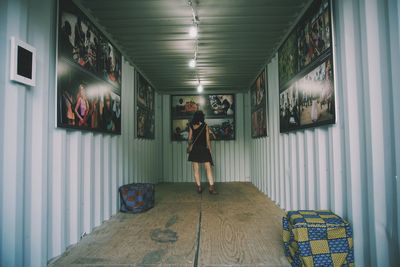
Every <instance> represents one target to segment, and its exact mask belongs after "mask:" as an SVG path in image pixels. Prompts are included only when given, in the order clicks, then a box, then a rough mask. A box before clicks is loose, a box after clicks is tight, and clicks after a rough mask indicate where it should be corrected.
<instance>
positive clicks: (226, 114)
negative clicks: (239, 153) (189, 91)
mask: <svg viewBox="0 0 400 267" xmlns="http://www.w3.org/2000/svg"><path fill="white" fill-rule="evenodd" d="M235 104H236V103H235V96H234V95H233V94H208V95H172V96H171V139H172V141H184V140H187V139H188V133H189V123H190V121H191V119H192V116H193V114H194V113H195V112H196V111H198V110H202V111H203V112H204V114H205V119H206V123H207V124H208V126H209V129H210V131H211V132H212V134H211V138H212V139H213V140H234V139H235Z"/></svg>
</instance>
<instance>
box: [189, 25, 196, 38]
mask: <svg viewBox="0 0 400 267" xmlns="http://www.w3.org/2000/svg"><path fill="white" fill-rule="evenodd" d="M189 36H190V37H192V38H196V37H197V25H193V26H191V27H190V29H189Z"/></svg>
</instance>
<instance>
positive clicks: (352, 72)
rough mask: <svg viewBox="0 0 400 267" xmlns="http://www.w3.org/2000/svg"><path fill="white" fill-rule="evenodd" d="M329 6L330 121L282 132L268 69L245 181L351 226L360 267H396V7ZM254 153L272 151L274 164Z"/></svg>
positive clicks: (285, 204)
mask: <svg viewBox="0 0 400 267" xmlns="http://www.w3.org/2000/svg"><path fill="white" fill-rule="evenodd" d="M333 2H334V27H335V38H336V39H335V41H336V46H335V57H334V60H335V87H336V107H337V109H336V112H337V123H336V124H335V125H331V126H325V127H320V128H314V129H306V130H302V131H297V132H291V133H287V134H281V133H279V107H278V104H279V103H278V101H277V100H278V99H279V95H278V63H277V57H276V56H275V57H274V58H273V59H272V60H271V62H270V63H269V64H268V85H269V86H268V88H269V92H268V94H269V106H268V108H269V115H270V116H269V130H270V131H269V133H270V135H269V137H266V138H261V139H253V140H252V141H251V148H252V152H251V157H252V164H251V180H252V182H253V183H254V184H255V185H256V186H257V187H258V188H259V189H260V190H261V191H263V192H267V194H268V195H269V196H270V197H271V198H272V199H273V200H274V201H276V203H278V204H279V205H280V206H281V207H282V208H284V209H286V210H290V209H331V210H333V211H334V212H336V213H337V214H339V215H341V216H343V217H344V218H346V219H348V220H349V221H350V222H351V224H352V226H353V230H354V244H355V259H356V265H357V266H395V264H396V263H397V264H398V262H400V258H399V253H398V252H399V236H400V234H399V232H400V231H399V222H400V220H399V218H400V217H399V210H400V207H399V203H400V202H399V197H398V195H399V192H400V191H399V188H400V186H399V181H398V175H399V174H398V171H399V167H400V164H399V162H400V141H399V138H398V136H400V107H399V105H398V100H399V99H400V93H399V90H400V82H399V79H400V78H399V76H400V75H399V71H398V70H399V69H400V63H399V62H400V60H399V50H400V46H399V43H400V40H399V29H400V20H399V18H400V16H399V14H400V11H399V2H398V1H391V0H386V1H380V0H372V1H366V0H357V1H345V0H341V1H333ZM274 100H276V101H274ZM260 147H263V149H270V150H271V152H270V153H271V160H270V159H269V158H268V156H267V155H268V154H267V155H266V154H265V153H264V151H263V149H261V150H260V149H259V148H260ZM264 166H265V167H264ZM264 168H267V169H271V171H268V172H265V171H264ZM269 187H271V188H269Z"/></svg>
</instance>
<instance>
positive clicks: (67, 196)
mask: <svg viewBox="0 0 400 267" xmlns="http://www.w3.org/2000/svg"><path fill="white" fill-rule="evenodd" d="M58 2H71V3H73V4H74V5H75V6H76V8H77V9H74V10H79V12H81V13H77V14H80V16H82V17H85V18H86V20H84V21H83V23H84V25H89V24H90V23H92V24H90V25H92V26H93V28H92V31H93V32H95V33H96V34H97V36H102V38H103V39H105V40H108V41H109V43H110V44H112V45H110V46H109V47H112V49H114V48H115V49H116V50H115V51H117V50H118V51H119V52H120V54H121V62H119V64H118V67H119V69H118V71H120V72H119V74H120V76H119V77H117V78H116V81H114V80H113V79H115V77H114V76H113V77H111V76H108V79H110V80H111V82H110V81H108V82H109V83H108V84H111V86H112V87H113V88H117V89H116V90H117V92H118V93H117V94H114V93H113V101H114V103H116V99H118V101H120V103H121V104H120V108H121V110H120V113H119V114H122V115H121V116H119V115H118V118H119V119H118V121H115V123H114V125H113V127H112V128H107V126H106V124H104V125H102V126H101V127H103V128H101V130H98V131H92V129H90V128H95V127H97V126H95V122H96V121H95V120H94V119H93V117H92V120H91V123H92V124H91V126H87V127H86V128H85V127H83V128H80V126H78V125H77V124H74V125H65V124H64V125H60V117H59V115H57V110H58V109H59V108H60V106H59V105H58V104H57V103H59V102H58V101H59V100H60V99H62V98H60V97H61V96H60V95H59V92H60V90H66V91H67V89H65V88H61V89H60V84H65V82H64V83H63V81H64V80H60V79H59V77H60V76H59V75H61V74H60V73H62V71H63V70H64V69H63V67H62V66H63V65H62V62H63V61H62V60H60V54H61V52H60V51H61V50H60V49H61V48H60V46H59V45H58V41H59V40H60V34H61V33H60V28H61V25H60V22H62V21H63V20H62V19H61V18H60V14H64V13H61V12H60V5H59V4H58ZM294 2H296V3H294ZM320 2H324V3H325V2H326V3H329V5H330V10H331V13H330V14H329V15H330V17H329V18H330V19H331V24H329V23H328V24H329V25H330V26H331V28H329V29H328V28H326V29H325V32H326V34H328V33H329V32H330V34H331V37H329V38H331V45H330V47H329V48H328V50H329V51H330V52H329V53H325V54H324V55H326V57H320V58H319V61H318V63H317V61H312V60H313V59H312V58H307V56H308V54H306V57H305V59H304V61H301V62H302V63H301V64H303V70H305V69H307V67H304V66H306V65H307V64H308V63H307V60H311V61H312V62H313V64H311V63H310V65H309V67H308V71H309V73H311V74H310V75H308V76H307V75H306V74H307V73H305V72H304V71H303V72H301V71H300V72H298V73H297V74H296V73H293V75H292V78H291V80H290V79H286V80H285V77H283V76H282V64H281V63H280V59H282V57H280V55H283V54H284V52H285V51H284V49H281V48H282V47H283V46H284V44H285V42H286V43H287V40H290V38H291V36H292V33H295V34H297V35H301V34H302V33H301V32H299V27H297V26H298V25H303V24H304V23H305V22H304V21H306V19H310V20H312V18H310V17H307V15H308V13H307V12H308V10H309V8H310V7H311V6H312V5H313V4H314V3H320ZM66 10H67V9H66ZM71 10H72V9H71ZM71 10H67V11H66V12H65V14H67V15H65V14H64V15H65V16H67V17H68V16H70V17H73V16H74V15H73V12H74V10H72V11H71ZM61 11H62V10H61ZM77 12H78V11H77ZM71 14H72V15H71ZM325 19H326V17H325ZM71 21H74V20H73V18H72V19H71ZM88 21H90V23H89V22H88ZM85 23H86V24H85ZM302 23H303V24H302ZM77 24H78V23H77ZM192 24H193V25H195V26H196V27H197V29H198V32H199V35H198V37H195V38H194V39H193V38H192V37H190V36H189V35H188V34H187V31H188V27H189V26H191V25H192ZM328 24H327V25H328ZM86 28H88V27H87V26H86ZM94 29H96V31H95V30H94ZM74 30H76V29H74ZM85 30H86V29H85ZM304 31H306V30H304ZM12 37H14V40H21V41H23V42H24V43H26V44H29V45H30V46H31V47H33V48H34V49H35V50H34V56H35V60H34V62H35V63H36V68H35V70H36V76H35V78H36V81H35V83H36V84H35V85H34V86H30V85H26V84H23V83H21V82H19V81H15V80H12V79H10V72H12V71H13V70H12V69H11V68H10V66H12V65H13V63H15V62H18V60H17V61H15V62H14V60H15V59H14V58H13V57H12V49H11V48H12V47H11V45H12V43H11V41H10V40H11V39H12ZM69 38H70V40H72V39H73V37H72V36H70V37H69ZM75 38H76V37H75ZM0 39H1V40H2V42H0V74H1V75H0V125H1V127H0V151H1V153H0V202H1V204H0V218H1V219H0V240H1V242H0V266H47V264H48V263H49V261H51V260H52V259H55V258H57V257H59V256H60V255H62V254H63V253H64V252H65V251H66V250H67V249H68V248H69V247H71V246H74V245H77V244H79V242H80V240H81V238H82V237H83V236H85V235H88V234H90V233H92V232H93V231H94V230H95V229H97V228H99V227H101V226H102V225H104V224H107V223H110V222H111V221H112V220H113V219H115V218H119V217H118V216H123V215H121V214H120V213H119V205H120V201H119V194H118V188H119V187H120V186H121V185H124V184H129V183H154V184H159V185H163V184H164V185H165V184H166V183H168V184H169V183H174V184H175V183H176V184H186V183H193V182H194V178H193V171H192V166H191V163H190V162H188V161H187V153H186V146H187V142H186V141H179V140H178V141H176V140H174V138H175V137H173V132H174V129H175V127H173V126H175V125H174V124H173V123H174V119H176V120H178V119H180V120H183V121H184V120H185V119H186V120H187V117H185V116H182V117H179V116H175V115H176V114H174V113H173V107H174V105H175V104H176V103H175V102H174V98H173V97H174V96H187V95H201V94H204V95H206V94H208V95H210V94H214V95H222V96H225V95H233V96H234V98H233V100H231V101H234V115H228V114H229V113H228V112H226V116H225V117H223V119H221V118H222V117H218V116H215V117H214V118H213V115H210V119H213V120H215V122H211V121H212V120H210V122H209V124H210V125H213V124H212V123H216V124H215V125H217V126H215V127H216V128H218V127H220V128H223V126H224V125H225V126H226V124H224V123H228V124H229V123H231V125H233V128H232V129H233V132H226V131H225V132H221V135H220V136H218V137H217V139H218V138H222V140H214V141H211V143H212V148H213V149H212V156H213V159H214V163H215V166H214V168H213V171H214V176H215V180H216V182H217V183H219V184H221V190H223V189H224V188H227V189H226V192H228V191H229V190H231V191H232V190H233V191H234V190H237V191H238V192H239V191H240V190H239V189H229V188H230V187H229V186H233V187H232V188H234V186H235V185H236V184H237V183H243V184H245V185H246V186H249V184H251V185H253V186H254V187H256V188H257V189H258V190H259V191H260V192H261V194H262V196H265V198H266V199H267V200H268V201H271V203H273V204H274V205H275V206H274V207H275V208H277V209H279V210H280V211H281V212H282V214H283V213H284V212H285V211H289V210H331V211H333V212H334V213H336V214H337V215H339V216H341V217H343V218H344V219H345V220H347V221H348V222H349V223H350V224H351V226H352V228H353V232H354V236H353V237H354V258H355V264H356V265H357V266H396V264H398V263H399V262H400V253H399V252H400V197H399V195H400V181H399V170H400V138H399V136H400V105H398V102H399V100H400V75H399V69H400V60H399V59H400V52H399V51H400V3H399V1H395V0H353V1H346V0H335V1H324V0H315V1H310V0H303V1H274V0H271V1H261V0H251V1H245V0H241V1H228V0H223V1H211V0H196V1H193V2H192V1H190V0H189V1H187V0H172V1H155V0H151V1H137V0H135V1H127V0H123V1H111V2H110V1H106V0H98V1H91V0H76V1H53V0H40V1H39V0H2V1H0ZM100 39H101V38H100ZM97 41H98V40H97V39H96V42H97ZM130 45H131V46H130ZM296 45H298V44H296ZM325 45H326V44H325ZM30 46H26V47H27V49H28V50H27V51H28V54H29V47H30ZM97 52H98V51H97ZM297 52H299V53H301V51H297ZM297 52H296V53H297ZM77 53H78V52H77ZM115 53H116V52H114V54H115ZM280 53H281V54H280ZM113 56H115V55H113ZM311 57H312V56H311ZM316 57H318V55H317V56H316ZM192 58H195V59H196V60H197V66H196V67H195V68H190V67H189V66H188V65H187V63H188V61H189V60H190V59H192ZM99 61H100V60H99ZM311 61H310V62H311ZM299 62H300V59H299ZM78 63H79V62H78ZM114 63H115V62H114ZM69 64H70V63H69ZM79 64H80V63H79ZM105 64H106V65H107V62H106V63H105ZM299 64H300V63H299ZM67 65H68V64H67ZM81 65H83V63H82V64H81ZM114 65H116V64H114ZM311 65H313V66H314V67H313V68H310V66H311ZM68 66H70V70H71V72H74V71H76V73H79V70H78V69H79V66H78V67H76V66H75V65H73V63H72V64H70V65H68ZM71 66H72V67H71ZM299 66H300V65H299ZM114 67H115V66H114ZM284 67H287V66H284ZM328 68H332V69H329V70H328ZM299 69H300V67H299ZM321 69H323V70H322V71H323V72H324V75H328V74H327V73H328V71H330V73H332V74H334V75H333V77H331V81H332V84H331V85H332V87H331V90H332V92H333V93H334V97H335V98H334V99H335V101H333V102H330V105H333V106H331V107H329V105H328V104H326V103H325V102H321V101H320V102H319V103H318V104H317V106H316V109H318V108H319V109H320V110H322V109H323V108H325V109H326V110H328V109H329V110H330V109H331V108H332V109H334V111H333V113H334V115H333V117H332V116H331V114H332V113H331V112H328V111H326V113H324V114H325V115H326V116H327V117H324V118H325V121H323V122H321V123H319V124H318V123H315V122H314V121H313V119H312V114H311V117H310V118H311V119H310V120H309V121H307V119H305V118H303V117H301V116H299V117H298V119H295V118H293V121H290V120H291V119H292V118H289V117H288V124H287V125H285V124H284V123H283V121H284V120H283V117H284V114H285V110H283V109H282V107H283V106H282V105H285V104H287V103H292V104H293V102H292V101H293V100H292V98H295V99H300V98H298V96H297V93H296V96H295V93H293V92H294V89H293V88H294V87H293V88H292V86H297V85H298V88H300V89H299V90H301V83H304V84H306V83H307V82H308V81H309V80H307V79H308V78H309V77H311V76H312V75H315V76H317V75H319V74H321V73H320V72H321ZM77 70H78V71H77ZM114 70H115V69H114ZM283 70H284V71H287V72H288V73H289V72H290V70H288V68H284V69H283ZM18 71H19V70H18ZM115 72H117V70H115ZM82 73H85V75H86V74H87V73H91V74H88V77H90V79H97V78H96V77H97V76H98V77H100V76H101V74H100V70H99V69H97V70H95V71H94V72H93V71H92V70H91V69H87V70H85V71H84V72H82ZM93 73H94V74H93ZM260 73H261V74H262V73H264V74H265V87H264V88H265V91H264V92H265V95H264V96H265V97H264V99H265V101H264V102H262V103H261V106H260V107H261V108H263V109H264V110H265V113H263V114H265V115H264V116H265V121H266V129H264V130H262V129H261V130H260V129H257V130H254V129H252V127H253V124H254V123H255V121H257V120H256V119H254V118H256V117H257V114H255V115H252V114H253V113H255V106H254V105H253V101H254V99H253V93H254V92H253V91H252V90H251V88H252V85H253V84H254V83H255V82H256V78H257V77H258V75H260ZM71 75H72V74H71ZM77 75H78V74H77ZM79 75H83V74H79ZM96 75H97V76H96ZM288 75H289V74H288ZM139 76H142V77H144V78H145V80H147V82H148V83H149V85H150V86H151V87H152V88H154V95H153V97H152V99H153V100H154V102H152V103H153V104H151V106H148V107H147V108H148V110H147V111H145V112H148V113H146V114H150V113H149V112H152V113H151V115H146V116H147V117H146V118H147V119H149V118H150V119H149V120H150V121H151V122H152V123H153V124H152V125H153V126H152V128H151V129H150V128H149V129H147V128H146V132H143V133H139V132H140V130H139V128H140V127H141V126H140V124H139V123H138V122H139V121H140V116H139V115H140V114H142V113H140V112H142V111H141V110H140V108H139V107H138V106H137V101H138V98H139V97H141V96H140V95H138V93H137V92H138V79H139ZM93 77H94V78H93ZM307 77H308V78H307ZM103 78H104V77H103ZM103 78H101V79H103ZM293 81H295V82H296V83H295V82H293ZM69 82H71V81H69ZM290 82H293V83H292V84H291V83H290ZM199 83H202V84H203V86H204V92H203V93H198V92H197V91H196V87H197V85H198V84H199ZM294 84H296V85H294ZM296 88H297V87H296ZM296 92H297V91H296ZM209 99H211V98H209ZM229 99H230V98H229ZM102 101H103V100H102ZM104 101H106V96H104ZM208 101H211V100H208ZM296 101H302V103H303V104H302V107H301V108H302V110H301V112H302V114H306V111H307V110H309V112H310V113H312V112H313V111H312V109H314V107H313V105H312V104H311V100H307V94H306V93H304V94H303V93H302V98H301V100H294V102H296ZM307 101H310V102H309V103H310V104H309V105H308V104H305V103H308V102H307ZM256 102H257V101H256ZM91 103H92V102H91ZM296 103H297V102H296ZM396 103H397V104H396ZM101 104H102V105H106V104H103V102H101ZM91 105H92V104H91ZM232 106H233V105H232V103H231V107H232ZM117 109H118V106H114V113H115V114H116V112H117V111H116V110H117ZM304 110H306V111H304ZM214 111H215V110H214ZM215 112H217V111H215ZM291 112H292V111H291ZM328 113H329V114H328ZM292 114H293V112H292ZM101 116H103V117H104V118H105V115H104V114H103V113H102V114H101ZM151 116H152V117H151ZM254 116H255V117H254ZM320 118H322V117H320ZM324 118H322V119H324ZM223 120H225V121H224V122H222V121H223ZM296 120H299V121H300V122H301V125H302V126H304V127H302V126H299V125H300V123H299V122H298V121H296ZM116 123H118V125H120V128H118V127H117V126H116ZM218 123H219V124H218ZM61 124H62V123H61ZM96 125H97V124H96ZM296 125H297V126H298V127H297V126H296ZM310 126H311V127H310ZM99 127H100V126H99ZM285 127H286V128H285ZM98 129H100V128H98ZM119 129H120V132H119ZM218 129H219V128H218ZM147 130H148V131H149V132H151V134H150V138H143V137H142V136H140V135H141V134H144V135H147V134H148V132H147ZM257 131H258V132H257ZM260 131H261V132H260ZM262 131H264V132H262ZM228 134H231V135H230V136H228ZM257 134H259V136H257V137H256V138H255V137H254V135H257ZM221 136H222V137H221ZM227 136H228V137H227ZM232 136H233V138H230V137H232ZM224 138H226V139H229V140H224ZM201 175H202V182H203V183H204V184H205V183H206V181H207V179H206V175H205V173H204V172H202V173H201ZM227 184H231V185H227ZM185 188H188V190H192V191H193V192H192V193H193V194H196V193H195V190H194V186H193V187H185ZM246 188H247V187H246ZM246 190H247V189H246ZM246 190H244V191H246ZM183 191H185V190H183ZM235 192H236V191H235ZM249 192H250V193H249V194H254V198H255V199H254V202H256V199H257V201H261V200H260V195H258V194H256V193H255V192H253V191H252V189H251V187H250V189H249ZM251 192H253V193H251ZM184 194H186V195H187V194H188V192H186V191H185V193H184ZM186 195H185V196H186ZM228 195H229V194H228ZM228 195H224V194H223V192H221V196H220V198H221V199H222V198H224V197H226V196H228ZM229 196H231V197H232V198H234V197H233V196H232V195H229ZM189 197H191V196H189ZM208 197H209V196H208ZM216 197H217V198H218V196H216ZM163 199H164V198H158V200H159V201H161V203H160V205H162V201H163ZM223 200H224V201H226V199H223ZM246 201H247V198H246ZM183 202H185V201H183ZM211 202H212V201H211ZM196 203H197V202H196ZM238 203H239V201H238ZM249 203H250V202H249ZM262 203H264V202H262ZM268 203H270V202H268ZM206 204H207V202H206ZM208 204H209V203H208ZM208 204H207V205H208ZM185 205H186V204H185ZM209 205H211V206H212V204H209ZM262 205H267V204H265V203H264V204H262ZM268 205H269V204H268ZM211 206H208V208H209V210H210V211H212V212H215V210H213V209H212V208H210V207H211ZM185 207H186V206H185ZM193 207H194V208H193V209H194V210H192V211H195V209H196V208H195V205H194V206H193ZM205 210H207V209H206V208H205ZM222 210H223V209H221V212H222ZM160 212H162V210H161V211H160ZM259 212H261V213H262V210H260V211H259ZM274 214H275V215H274V216H278V215H279V216H280V213H279V212H278V211H276V213H274ZM276 214H278V215H276ZM204 216H205V215H204ZM257 216H258V215H257ZM279 216H278V217H279ZM196 218H197V217H196ZM204 218H205V217H204ZM260 218H261V219H263V218H264V217H262V216H261V215H260ZM265 218H266V220H267V217H265ZM239 222H240V218H239ZM257 225H258V226H257V227H260V228H262V227H269V226H268V224H267V223H266V224H261V223H260V224H257ZM228 227H229V226H228ZM271 227H272V226H271ZM274 227H275V228H273V229H276V230H277V231H280V230H281V228H279V227H277V226H276V225H275V226H274ZM260 231H261V230H260ZM265 231H267V230H265ZM204 240H206V239H203V241H204ZM260 240H262V239H260ZM226 242H229V240H228V241H226ZM257 242H259V241H257ZM201 244H203V245H205V246H206V245H207V244H205V243H201ZM201 244H200V245H201ZM250 244H251V243H250ZM225 245H226V243H225ZM221 246H224V243H222V244H221ZM255 247H256V246H254V244H253V245H249V247H248V249H256V248H255ZM281 252H282V253H283V247H282V251H281ZM204 255H206V254H204ZM204 255H203V256H204ZM199 257H200V256H199ZM210 257H211V256H210ZM200 259H201V257H200ZM228 262H229V263H230V264H233V263H231V262H230V261H228ZM216 264H217V263H216ZM218 264H221V265H223V264H224V263H223V262H218ZM233 265H234V264H233Z"/></svg>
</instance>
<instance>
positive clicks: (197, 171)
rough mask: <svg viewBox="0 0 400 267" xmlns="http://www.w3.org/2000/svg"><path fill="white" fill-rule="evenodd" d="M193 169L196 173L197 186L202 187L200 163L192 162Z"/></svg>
mask: <svg viewBox="0 0 400 267" xmlns="http://www.w3.org/2000/svg"><path fill="white" fill-rule="evenodd" d="M192 168H193V172H194V181H195V182H196V184H197V185H200V170H199V163H197V162H192Z"/></svg>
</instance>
